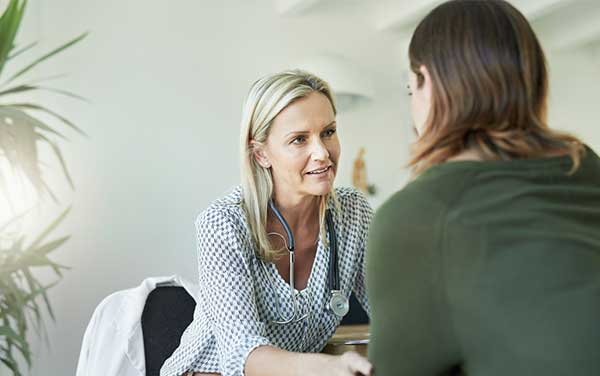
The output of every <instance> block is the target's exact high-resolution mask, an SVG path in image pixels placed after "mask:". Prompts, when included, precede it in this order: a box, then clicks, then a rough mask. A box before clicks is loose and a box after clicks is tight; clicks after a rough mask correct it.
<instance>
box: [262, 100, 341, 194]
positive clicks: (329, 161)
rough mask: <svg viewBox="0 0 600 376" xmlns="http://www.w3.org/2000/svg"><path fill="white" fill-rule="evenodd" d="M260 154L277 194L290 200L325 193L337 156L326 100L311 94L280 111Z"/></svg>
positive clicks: (333, 123) (332, 121) (338, 144)
mask: <svg viewBox="0 0 600 376" xmlns="http://www.w3.org/2000/svg"><path fill="white" fill-rule="evenodd" d="M261 154H262V156H263V158H264V159H265V160H266V161H267V163H268V164H269V165H270V168H271V175H272V176H273V185H274V190H275V192H276V193H277V194H282V195H286V197H289V198H292V199H294V198H302V197H304V196H309V195H311V196H322V195H325V194H327V193H329V192H330V191H331V190H332V189H333V180H334V178H335V175H336V171H337V163H338V159H339V156H340V142H339V140H338V137H337V133H336V122H335V115H334V113H333V108H332V106H331V103H330V102H329V99H327V97H326V96H325V95H323V94H321V93H319V92H313V93H311V94H309V95H308V96H306V97H304V98H300V99H298V100H296V101H294V102H292V103H291V104H290V105H289V106H287V107H286V108H285V109H283V111H281V112H280V113H279V114H278V115H277V117H275V119H274V120H273V124H272V125H271V129H270V131H269V136H268V137H267V140H266V142H265V144H264V147H263V148H262V153H261Z"/></svg>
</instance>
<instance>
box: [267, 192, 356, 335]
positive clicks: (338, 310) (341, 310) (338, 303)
mask: <svg viewBox="0 0 600 376" xmlns="http://www.w3.org/2000/svg"><path fill="white" fill-rule="evenodd" d="M269 207H270V208H271V210H272V211H273V213H274V214H275V217H277V220H279V222H281V225H282V226H283V230H284V231H285V233H286V235H287V242H285V239H284V242H285V243H286V247H287V249H288V251H289V257H290V294H291V296H292V301H293V307H294V309H293V312H292V315H291V316H289V317H287V318H286V317H285V316H284V315H283V313H282V312H281V306H280V304H279V298H278V297H277V293H275V299H276V305H277V313H278V315H279V317H280V320H274V321H273V322H274V323H276V324H289V323H292V322H299V321H302V320H304V319H305V318H306V317H308V313H305V314H304V315H302V314H301V315H300V317H296V316H297V315H298V312H299V305H298V300H297V297H296V293H295V292H296V290H295V288H294V235H292V231H291V230H290V227H289V226H288V224H287V222H286V220H285V218H283V215H281V213H280V212H279V210H277V208H276V207H275V204H274V203H273V200H269ZM325 222H326V224H327V234H328V236H329V251H330V255H329V275H328V281H327V282H328V287H329V291H330V296H329V302H328V304H327V310H328V311H330V312H332V313H333V314H335V315H336V316H338V317H340V318H342V317H344V316H345V315H346V314H347V313H348V310H349V309H350V303H349V301H348V298H347V297H346V296H345V295H344V293H343V292H342V291H341V289H340V278H339V269H338V262H337V239H336V237H335V227H334V224H333V218H332V217H331V212H330V210H327V211H326V212H325ZM261 264H262V263H261ZM263 267H264V264H263ZM265 272H266V270H265ZM266 274H267V276H269V273H268V272H266ZM269 279H270V277H269Z"/></svg>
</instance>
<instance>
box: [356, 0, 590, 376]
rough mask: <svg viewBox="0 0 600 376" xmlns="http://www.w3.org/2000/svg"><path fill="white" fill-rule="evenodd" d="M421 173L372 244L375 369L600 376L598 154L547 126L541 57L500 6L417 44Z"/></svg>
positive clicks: (460, 15)
mask: <svg viewBox="0 0 600 376" xmlns="http://www.w3.org/2000/svg"><path fill="white" fill-rule="evenodd" d="M409 60H410V84H409V89H410V94H411V95H412V97H411V109H412V115H413V120H414V123H415V128H416V129H417V133H418V137H417V140H416V142H415V144H414V148H413V150H412V160H411V162H410V165H411V166H412V168H413V172H414V175H415V178H414V180H413V181H412V182H410V183H409V184H408V185H407V186H406V187H405V188H404V189H402V190H401V191H399V192H397V193H396V194H395V195H394V196H393V197H392V198H390V199H389V200H388V201H387V202H386V203H385V204H384V205H383V206H382V207H381V208H380V210H378V212H377V214H376V215H375V219H374V220H373V224H372V228H371V232H370V235H369V246H368V249H369V251H368V255H369V257H368V260H367V265H368V271H367V276H368V284H367V285H368V287H369V299H370V303H371V312H372V315H371V342H370V345H369V359H370V360H371V361H372V362H373V365H374V366H375V367H376V368H377V373H378V374H379V375H384V376H386V375H397V376H402V375H410V376H421V375H422V376H426V375H453V374H467V375H469V376H479V375H485V376H499V375H513V376H521V375H523V376H525V375H527V376H530V375H545V376H552V375H578V376H592V375H600V356H598V354H599V352H600V320H599V318H600V159H599V158H598V156H597V155H596V154H595V153H594V152H593V151H592V150H591V149H590V148H589V147H587V146H585V145H584V144H583V143H582V142H581V141H579V140H578V139H577V138H575V137H573V136H569V135H567V134H564V133H560V132H557V131H555V130H552V129H550V128H549V127H548V125H547V116H546V113H547V100H548V75H547V70H546V61H545V57H544V53H543V51H542V48H541V46H540V43H539V42H538V39H537V37H536V35H535V33H534V32H533V30H532V28H531V26H530V25H529V23H528V21H527V20H526V19H525V17H524V16H523V15H522V14H521V13H520V12H519V11H518V10H517V9H515V8H514V7H513V6H512V5H510V4H509V3H507V2H505V1H501V0H486V1H473V0H454V1H448V2H445V3H443V4H441V5H439V6H438V7H436V8H435V9H434V10H433V11H431V13H429V14H428V15H427V16H426V17H425V18H424V19H423V20H422V21H421V22H420V24H419V25H418V27H417V28H416V30H415V32H414V34H413V36H412V40H411V42H410V47H409Z"/></svg>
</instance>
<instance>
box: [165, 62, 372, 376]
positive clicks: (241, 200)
mask: <svg viewBox="0 0 600 376" xmlns="http://www.w3.org/2000/svg"><path fill="white" fill-rule="evenodd" d="M335 115H336V110H335V105H334V101H333V97H332V93H331V90H330V88H329V86H328V85H327V83H325V82H324V81H323V80H321V79H320V78H318V77H316V76H314V75H312V74H309V73H307V72H303V71H286V72H282V73H278V74H273V75H269V76H266V77H263V78H261V79H260V80H258V81H257V82H255V83H254V85H253V86H252V88H251V90H250V93H249V94H248V98H247V100H246V104H245V108H244V111H243V119H242V127H241V175H242V177H241V178H242V179H241V180H242V184H241V186H240V187H237V188H235V189H234V190H233V191H232V192H231V193H230V194H228V195H227V196H225V197H224V198H222V199H219V200H217V201H215V202H214V203H213V204H212V205H210V207H209V208H208V209H206V210H205V211H203V212H202V213H201V214H200V215H199V216H198V219H197V220H196V228H197V234H198V237H197V245H198V268H199V277H200V280H199V284H200V293H199V301H200V302H201V303H199V304H198V305H197V306H196V311H195V313H194V321H193V322H192V323H191V324H190V326H189V327H188V328H187V329H186V331H185V333H184V334H183V336H182V339H181V344H180V346H179V347H178V348H177V349H176V350H175V352H174V353H173V354H172V355H171V357H170V358H169V359H168V360H167V361H166V362H165V364H164V365H163V367H162V369H161V375H162V376H179V375H182V374H194V375H205V374H211V375H212V374H221V375H224V376H225V375H227V376H242V375H245V376H255V375H260V376H268V375H277V376H284V375H303V376H309V375H340V376H344V375H348V376H350V375H355V374H363V375H369V374H370V373H371V365H370V363H369V362H368V361H367V360H366V359H365V358H363V357H361V356H360V355H358V354H357V353H346V354H344V355H342V356H332V355H326V354H318V353H317V352H319V351H321V350H322V349H323V347H324V346H325V344H326V343H327V341H328V340H329V338H331V336H332V335H333V333H334V331H335V329H336V327H337V326H338V325H339V324H340V322H341V320H342V317H343V316H344V315H345V314H346V313H347V311H348V297H349V296H350V293H351V292H354V293H355V294H356V296H357V298H358V300H359V301H360V302H361V304H362V306H363V308H365V310H366V311H367V312H368V311H369V306H368V303H367V299H366V289H365V279H364V254H365V252H364V251H365V245H366V236H367V233H368V227H369V223H370V220H371V216H372V213H371V209H370V207H369V204H368V203H367V201H366V199H365V198H364V196H363V195H362V194H360V193H359V192H358V191H356V190H354V189H349V188H334V187H333V181H334V178H335V175H336V171H337V167H338V162H339V156H340V144H339V140H338V137H337V123H336V119H335Z"/></svg>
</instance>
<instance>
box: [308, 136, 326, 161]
mask: <svg viewBox="0 0 600 376" xmlns="http://www.w3.org/2000/svg"><path fill="white" fill-rule="evenodd" d="M311 157H312V159H313V160H315V161H325V160H328V159H329V150H327V147H326V146H325V144H323V142H322V141H321V140H317V141H315V142H314V143H313V145H312V150H311Z"/></svg>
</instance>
